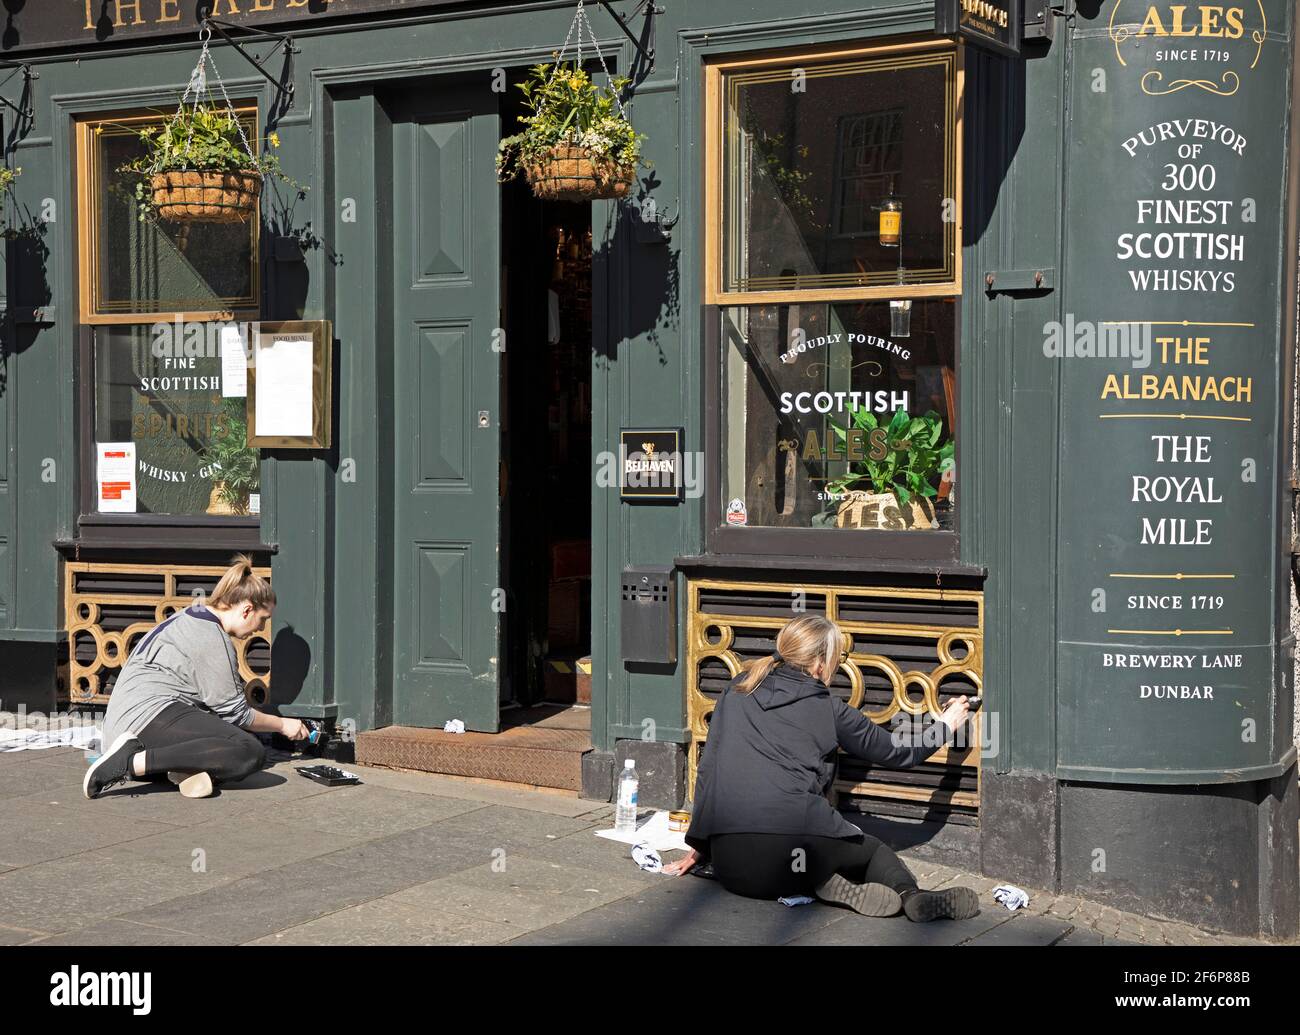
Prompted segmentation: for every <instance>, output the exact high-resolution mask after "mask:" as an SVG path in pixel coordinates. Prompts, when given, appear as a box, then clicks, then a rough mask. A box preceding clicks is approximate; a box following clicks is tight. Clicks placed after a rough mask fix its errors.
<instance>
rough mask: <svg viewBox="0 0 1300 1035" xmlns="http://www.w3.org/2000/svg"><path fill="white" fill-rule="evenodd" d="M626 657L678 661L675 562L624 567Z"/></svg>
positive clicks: (667, 662)
mask: <svg viewBox="0 0 1300 1035" xmlns="http://www.w3.org/2000/svg"><path fill="white" fill-rule="evenodd" d="M620 596H621V597H622V630H623V636H622V642H623V660H624V661H640V662H649V663H651V664H661V665H672V664H676V662H677V580H676V578H674V576H673V569H672V565H638V566H633V567H628V568H624V569H623V586H622V592H621V594H620Z"/></svg>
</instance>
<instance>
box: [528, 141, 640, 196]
mask: <svg viewBox="0 0 1300 1035" xmlns="http://www.w3.org/2000/svg"><path fill="white" fill-rule="evenodd" d="M524 175H525V176H526V177H527V178H528V183H529V184H530V185H531V186H532V188H533V193H534V194H536V195H537V196H538V197H539V198H543V199H545V200H546V201H594V200H598V199H604V198H622V197H626V196H627V195H628V194H629V193H630V192H631V190H632V187H633V185H634V184H635V183H636V170H635V169H634V168H633V167H631V166H626V165H619V164H618V163H617V162H613V161H610V160H608V159H606V160H599V159H597V160H594V161H593V159H592V155H591V151H590V150H588V149H587V148H585V147H579V146H578V145H576V144H556V145H555V146H554V147H552V148H551V149H550V151H548V152H547V153H546V155H545V157H544V158H543V159H542V160H541V161H540V162H537V163H536V164H534V165H529V166H526V167H525V169H524Z"/></svg>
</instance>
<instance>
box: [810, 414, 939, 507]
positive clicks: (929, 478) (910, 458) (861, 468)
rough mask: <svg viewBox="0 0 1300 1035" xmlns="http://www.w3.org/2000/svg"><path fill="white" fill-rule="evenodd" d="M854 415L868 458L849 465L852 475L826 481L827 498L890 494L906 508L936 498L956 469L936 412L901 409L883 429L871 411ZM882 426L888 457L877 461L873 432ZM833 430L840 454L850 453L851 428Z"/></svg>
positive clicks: (855, 426)
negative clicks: (863, 493) (873, 454)
mask: <svg viewBox="0 0 1300 1035" xmlns="http://www.w3.org/2000/svg"><path fill="white" fill-rule="evenodd" d="M850 416H851V420H852V427H854V428H859V429H861V430H862V433H863V442H864V445H863V452H864V453H865V454H866V459H865V460H861V461H857V460H854V461H851V462H850V464H849V473H848V474H846V475H843V476H842V477H840V478H836V479H834V480H833V481H830V482H827V483H826V491H827V492H828V493H835V494H837V495H838V494H841V493H845V492H850V491H854V490H856V491H862V490H864V489H866V490H869V491H871V492H877V493H884V492H891V493H893V494H894V498H895V499H896V500H897V501H898V504H899V506H900V507H905V506H907V505H908V504H909V503H910V502H911V501H912V499H913V498H914V497H916V496H922V497H925V498H927V499H929V498H932V497H934V496H937V495H938V493H939V489H938V486H937V484H936V483H937V482H938V480H939V478H940V477H941V476H942V475H943V473H944V472H945V471H946V470H948V468H950V467H951V466H952V464H953V454H954V443H953V440H952V439H951V438H950V439H948V440H947V441H946V442H943V441H941V440H942V438H943V420H942V419H941V418H940V417H939V415H938V414H937V413H935V412H934V411H933V410H931V411H929V412H928V413H926V414H925V415H924V416H922V417H913V416H911V415H910V414H909V413H908V412H907V411H906V410H898V411H897V412H896V413H894V415H893V416H892V417H891V418H890V420H889V423H888V424H884V425H882V424H881V423H880V422H879V421H878V420H877V418H876V415H875V414H874V413H871V412H870V411H868V410H863V409H857V410H853V411H852V412H851V415H850ZM882 427H883V428H884V431H885V436H886V442H885V455H884V456H883V457H882V458H881V459H879V460H873V459H872V458H871V452H872V449H871V445H870V439H871V433H872V432H873V431H875V430H876V429H878V428H882ZM831 430H832V434H833V435H834V436H835V439H836V441H837V442H838V443H839V445H840V448H841V450H845V451H847V444H848V431H849V429H848V428H844V427H840V426H839V425H838V424H836V423H835V422H834V421H831ZM835 506H838V504H836V505H835Z"/></svg>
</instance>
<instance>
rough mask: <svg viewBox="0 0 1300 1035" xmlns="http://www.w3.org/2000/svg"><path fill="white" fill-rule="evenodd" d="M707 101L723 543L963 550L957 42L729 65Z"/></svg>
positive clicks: (716, 540)
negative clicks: (959, 516)
mask: <svg viewBox="0 0 1300 1035" xmlns="http://www.w3.org/2000/svg"><path fill="white" fill-rule="evenodd" d="M704 88H705V142H706V148H705V156H704V161H705V204H706V233H705V243H704V252H705V255H704V259H705V271H704V272H705V276H704V294H705V302H706V305H709V306H711V307H713V312H712V315H711V317H710V319H711V320H712V321H716V325H717V334H718V339H717V340H718V356H717V359H716V362H717V364H718V367H717V369H718V384H717V391H718V393H719V395H720V397H721V402H722V405H721V407H720V408H719V409H718V411H717V418H716V419H717V421H718V424H717V431H716V440H717V443H718V447H719V452H720V455H719V456H718V457H716V458H715V459H716V461H717V464H718V469H719V471H720V477H719V478H718V479H717V480H716V483H715V485H714V489H713V491H714V492H715V493H716V498H715V500H714V501H713V503H712V504H711V508H716V509H711V512H712V513H714V514H716V516H717V520H716V522H715V523H714V524H713V528H714V529H715V531H713V532H711V533H710V541H711V543H712V544H713V546H714V548H717V549H722V550H724V551H727V550H732V549H735V550H739V551H741V552H744V551H748V550H751V549H754V550H757V549H760V544H766V546H764V547H762V548H765V549H769V550H771V551H775V552H778V553H781V552H784V553H798V552H800V551H801V550H803V549H806V548H807V549H811V548H814V546H815V544H820V546H819V547H817V548H818V549H821V548H826V549H834V550H837V551H844V552H846V553H847V554H854V553H858V552H861V551H867V552H866V553H864V554H863V555H864V556H865V555H869V554H871V553H874V552H882V553H888V554H895V553H896V554H898V555H900V556H902V555H905V556H921V555H928V554H929V553H930V552H932V551H937V553H949V552H952V551H954V550H955V547H953V546H952V545H951V541H954V537H955V534H956V528H957V525H956V502H957V495H958V493H957V491H956V490H957V459H958V450H957V413H958V402H959V398H958V378H957V352H958V345H959V338H960V333H959V330H960V320H959V315H958V314H959V305H958V302H959V296H960V294H961V236H962V235H961V227H962V224H961V187H960V185H961V183H962V147H961V139H962V102H963V89H964V75H963V61H962V49H961V47H960V45H958V44H954V43H952V42H950V41H947V40H917V41H911V40H908V41H898V40H895V41H890V42H886V43H883V44H881V45H878V46H873V47H848V46H842V47H838V48H836V49H833V50H832V49H828V48H827V47H825V46H824V45H823V46H822V47H821V48H820V49H818V50H804V51H802V52H789V51H786V52H782V53H780V54H776V53H769V54H764V55H747V56H743V57H731V56H729V57H727V58H725V59H722V60H718V61H715V62H711V63H709V64H708V65H706V67H705V77H704ZM900 224H901V225H900ZM853 531H856V533H857V534H856V535H852V534H849V535H848V536H846V535H845V533H846V532H850V533H851V532H853ZM828 536H829V537H832V539H833V540H834V542H835V544H836V545H834V546H832V545H831V539H828V538H827V537H828ZM927 541H928V545H927ZM859 543H860V545H859Z"/></svg>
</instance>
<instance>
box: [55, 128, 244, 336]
mask: <svg viewBox="0 0 1300 1035" xmlns="http://www.w3.org/2000/svg"><path fill="white" fill-rule="evenodd" d="M236 110H237V111H238V113H239V116H240V119H241V121H242V122H243V123H244V129H245V132H246V133H247V135H248V138H249V140H250V141H254V142H255V141H257V139H258V116H257V108H256V106H255V105H251V104H244V105H236ZM170 117H171V116H170V113H167V112H159V111H148V112H140V111H135V112H124V113H113V114H104V115H96V116H94V117H93V118H86V119H82V120H79V121H78V122H77V124H76V133H77V180H78V183H77V187H78V191H77V195H78V197H77V200H78V231H79V245H80V249H79V251H80V271H79V272H80V308H81V320H82V322H83V323H90V324H129V323H141V322H153V321H154V320H156V319H158V317H159V316H160V315H163V316H166V317H174V316H177V315H179V316H181V317H182V319H186V318H189V319H199V320H203V319H214V318H218V317H219V316H222V315H227V316H231V315H235V314H243V315H249V314H256V312H257V310H258V308H259V306H260V302H261V284H260V276H259V258H258V246H259V236H260V229H261V227H260V221H259V220H257V219H252V220H249V222H248V223H246V224H239V223H235V224H219V223H206V224H205V223H171V222H168V221H166V220H162V219H154V218H152V217H150V218H146V219H143V220H142V219H141V218H139V211H138V208H137V204H136V200H135V183H136V182H137V179H138V178H137V177H135V176H133V175H132V174H130V173H125V172H123V171H122V166H123V165H125V164H126V163H127V162H129V161H131V160H132V159H133V158H136V157H138V156H139V155H141V154H142V153H143V144H142V143H141V142H140V140H139V139H138V138H137V137H136V135H135V131H136V130H139V129H140V128H142V127H143V126H146V125H148V124H149V123H161V122H164V121H166V120H167V119H168V118H170ZM254 146H256V144H254Z"/></svg>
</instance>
